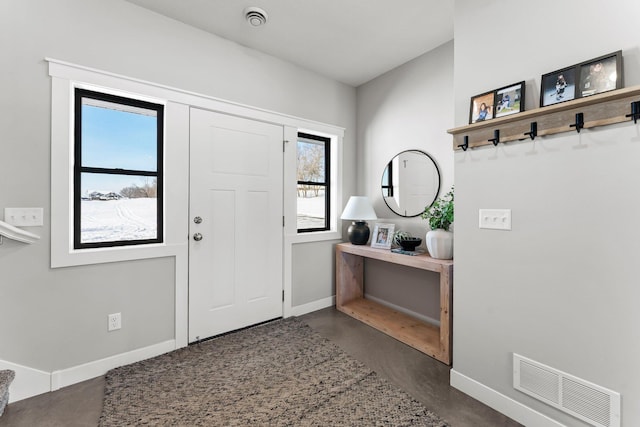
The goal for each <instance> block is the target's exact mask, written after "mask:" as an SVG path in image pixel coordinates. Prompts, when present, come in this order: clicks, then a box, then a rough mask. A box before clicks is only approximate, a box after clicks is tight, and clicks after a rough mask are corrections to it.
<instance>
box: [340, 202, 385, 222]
mask: <svg viewBox="0 0 640 427" xmlns="http://www.w3.org/2000/svg"><path fill="white" fill-rule="evenodd" d="M340 219H350V220H352V221H366V220H373V219H378V217H377V216H376V211H374V210H373V206H371V202H370V201H369V198H368V197H366V196H351V197H350V198H349V201H348V202H347V206H345V207H344V211H342V215H341V216H340Z"/></svg>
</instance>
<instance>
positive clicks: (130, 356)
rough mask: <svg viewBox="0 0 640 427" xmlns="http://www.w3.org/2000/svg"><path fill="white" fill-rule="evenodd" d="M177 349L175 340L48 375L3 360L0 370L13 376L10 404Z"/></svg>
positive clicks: (0, 362) (10, 388) (47, 373)
mask: <svg viewBox="0 0 640 427" xmlns="http://www.w3.org/2000/svg"><path fill="white" fill-rule="evenodd" d="M176 348H177V347H176V341H175V340H167V341H164V342H161V343H158V344H153V345H150V346H148V347H143V348H138V349H135V350H132V351H128V352H126V353H120V354H116V355H115V356H110V357H106V358H104V359H99V360H94V361H92V362H88V363H84V364H82V365H78V366H72V367H71V368H67V369H61V370H58V371H53V372H51V373H49V372H45V371H41V370H38V369H33V368H29V367H27V366H22V365H18V364H16V363H12V362H7V361H4V360H0V369H11V370H13V371H15V373H16V377H15V380H14V381H13V383H12V384H11V386H10V387H9V403H11V402H17V401H19V400H22V399H26V398H29V397H33V396H37V395H39V394H42V393H47V392H49V391H55V390H58V389H60V388H62V387H66V386H69V385H72V384H76V383H79V382H82V381H86V380H89V379H91V378H95V377H99V376H100V375H104V374H106V373H107V371H109V370H110V369H113V368H117V367H119V366H124V365H128V364H130V363H135V362H139V361H141V360H145V359H149V358H151V357H155V356H159V355H161V354H164V353H167V352H169V351H172V350H175V349H176Z"/></svg>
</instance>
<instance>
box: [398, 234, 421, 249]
mask: <svg viewBox="0 0 640 427" xmlns="http://www.w3.org/2000/svg"><path fill="white" fill-rule="evenodd" d="M420 243H422V239H421V238H419V237H407V238H406V239H402V240H400V247H401V248H402V249H404V250H405V251H415V250H416V248H417V247H418V246H420Z"/></svg>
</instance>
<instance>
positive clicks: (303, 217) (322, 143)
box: [297, 133, 331, 233]
mask: <svg viewBox="0 0 640 427" xmlns="http://www.w3.org/2000/svg"><path fill="white" fill-rule="evenodd" d="M330 143H331V140H330V139H329V138H327V137H324V136H318V135H312V134H309V133H298V143H297V175H298V197H297V226H298V232H300V233H304V232H312V231H326V230H329V229H330V225H329V220H330V218H329V212H330V200H331V197H330V194H329V192H330V188H331V186H330V182H329V181H330V179H329V177H330V176H331V175H330V171H329V165H330V164H331V162H330V157H329V156H330V152H331V150H330Z"/></svg>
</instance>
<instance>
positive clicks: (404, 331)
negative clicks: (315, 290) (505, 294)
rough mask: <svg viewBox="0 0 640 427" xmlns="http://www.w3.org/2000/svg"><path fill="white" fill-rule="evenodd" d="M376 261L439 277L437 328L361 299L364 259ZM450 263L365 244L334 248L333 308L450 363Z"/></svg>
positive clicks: (451, 264)
mask: <svg viewBox="0 0 640 427" xmlns="http://www.w3.org/2000/svg"><path fill="white" fill-rule="evenodd" d="M365 258H371V259H377V260H380V261H386V262H390V263H393V264H400V265H405V266H408V267H414V268H419V269H422V270H427V271H433V272H436V273H439V274H440V327H437V326H434V325H430V324H428V323H425V322H423V321H421V320H418V319H416V318H414V317H412V316H409V315H407V314H404V313H400V312H398V311H396V310H393V309H391V308H388V307H386V306H383V305H381V304H378V303H376V302H374V301H371V300H367V299H365V298H364V260H365ZM452 283H453V261H452V260H439V259H435V258H431V257H430V256H428V255H416V256H411V255H402V254H396V253H393V252H391V251H389V250H385V249H375V248H372V247H370V246H366V245H352V244H351V243H339V244H338V245H336V308H337V309H338V310H340V311H342V312H343V313H346V314H348V315H349V316H351V317H354V318H356V319H358V320H360V321H362V322H364V323H366V324H368V325H369V326H372V327H374V328H376V329H378V330H380V331H382V332H384V333H386V334H387V335H390V336H392V337H394V338H395V339H397V340H399V341H402V342H403V343H405V344H408V345H410V346H411V347H413V348H415V349H417V350H420V351H421V352H423V353H426V354H428V355H429V356H431V357H433V358H435V359H437V360H439V361H441V362H444V363H446V364H447V365H450V364H451V324H452V313H451V309H452Z"/></svg>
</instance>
